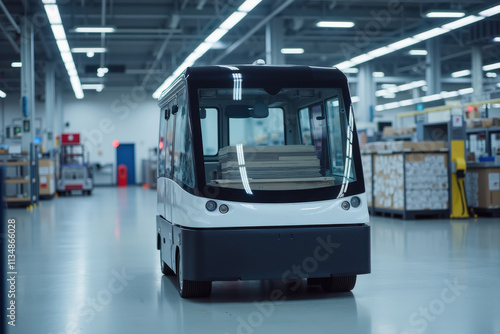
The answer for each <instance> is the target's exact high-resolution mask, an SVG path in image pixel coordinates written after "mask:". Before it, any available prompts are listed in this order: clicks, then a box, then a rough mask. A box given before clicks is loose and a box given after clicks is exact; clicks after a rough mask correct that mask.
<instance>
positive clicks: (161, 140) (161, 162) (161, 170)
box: [158, 109, 167, 177]
mask: <svg viewBox="0 0 500 334" xmlns="http://www.w3.org/2000/svg"><path fill="white" fill-rule="evenodd" d="M165 112H166V110H165V109H163V110H162V111H161V112H160V135H159V137H158V176H159V177H162V176H165V151H166V150H165V135H166V128H167V120H166V119H165Z"/></svg>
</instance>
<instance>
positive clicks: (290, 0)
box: [212, 0, 295, 64]
mask: <svg viewBox="0 0 500 334" xmlns="http://www.w3.org/2000/svg"><path fill="white" fill-rule="evenodd" d="M294 1H295V0H286V1H285V2H283V3H282V4H281V5H280V6H279V7H278V8H276V9H275V10H273V11H272V12H271V14H269V15H268V16H267V17H266V18H264V19H263V20H262V21H261V22H259V23H258V24H257V25H255V26H254V27H253V28H252V29H251V30H250V31H249V32H248V33H246V34H245V35H244V36H243V37H241V38H240V39H239V40H237V41H236V42H234V43H233V44H232V45H231V46H230V47H228V48H227V49H226V50H225V51H224V52H223V53H222V54H220V55H219V56H217V57H216V58H215V59H214V60H213V61H212V64H218V63H219V62H220V61H221V60H222V59H224V58H225V57H226V56H227V55H228V54H230V53H231V52H233V51H234V50H236V49H237V48H238V47H239V46H240V45H241V44H243V43H244V42H245V41H246V40H247V39H249V38H250V37H252V35H253V34H255V33H256V32H257V31H258V30H259V29H261V28H262V27H263V26H264V25H266V23H267V22H269V21H270V20H271V19H272V18H273V17H275V16H276V15H278V14H279V13H281V12H282V11H283V10H284V9H285V8H287V7H288V6H290V5H291V4H292V3H293V2H294Z"/></svg>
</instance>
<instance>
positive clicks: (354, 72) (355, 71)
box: [342, 67, 359, 74]
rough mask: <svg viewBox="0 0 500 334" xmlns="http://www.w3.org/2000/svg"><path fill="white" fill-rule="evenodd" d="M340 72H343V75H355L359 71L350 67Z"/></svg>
mask: <svg viewBox="0 0 500 334" xmlns="http://www.w3.org/2000/svg"><path fill="white" fill-rule="evenodd" d="M342 72H344V73H350V74H356V73H358V72H359V69H358V68H356V67H350V68H346V69H345V70H343V71H342Z"/></svg>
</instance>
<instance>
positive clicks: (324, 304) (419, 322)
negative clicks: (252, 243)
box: [8, 187, 500, 334]
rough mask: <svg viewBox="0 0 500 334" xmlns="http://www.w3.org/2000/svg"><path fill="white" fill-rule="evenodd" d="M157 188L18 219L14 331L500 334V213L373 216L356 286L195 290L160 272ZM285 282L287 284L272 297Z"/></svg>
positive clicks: (257, 284)
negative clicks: (190, 294) (181, 291)
mask: <svg viewBox="0 0 500 334" xmlns="http://www.w3.org/2000/svg"><path fill="white" fill-rule="evenodd" d="M155 196H156V195H155V192H153V191H151V190H147V189H142V188H139V187H131V188H128V189H114V188H98V189H96V190H95V192H94V194H93V195H92V196H91V197H87V196H86V197H82V196H73V197H62V198H57V199H54V200H52V201H44V202H43V203H42V206H41V207H39V208H36V209H35V210H34V211H33V212H29V211H27V210H25V209H16V210H9V211H8V216H9V218H15V219H16V220H17V252H18V253H17V254H18V278H17V296H16V301H17V305H18V308H17V325H16V327H15V328H10V330H9V332H10V333H23V334H24V333H30V334H32V333H36V334H48V333H53V334H60V333H92V334H99V333H144V334H145V333H221V334H225V333H245V334H250V333H380V334H402V333H454V334H456V333H494V334H500V221H499V220H498V219H493V218H490V219H488V218H481V219H470V220H455V221H451V220H419V221H402V220H398V219H389V218H380V217H375V218H372V274H370V275H364V276H360V277H358V283H357V285H356V288H355V289H354V290H353V292H352V293H341V294H325V293H323V292H322V290H321V289H320V288H317V287H307V286H306V285H305V284H303V285H302V286H301V287H300V288H298V289H297V288H295V283H292V284H289V285H285V284H283V283H282V282H281V281H250V282H225V283H221V282H219V283H215V284H214V289H213V293H212V296H211V297H210V298H209V299H195V300H186V299H181V298H180V297H179V295H178V293H177V289H176V284H175V281H174V280H173V279H172V278H169V277H163V276H162V275H161V273H160V271H159V260H158V257H159V252H158V251H157V250H156V244H155V207H156V204H155V201H156V197H155ZM276 288H278V289H280V290H282V291H283V293H284V297H283V298H282V299H281V301H280V302H277V303H271V302H270V301H269V300H270V294H271V292H272V291H273V290H275V289H276Z"/></svg>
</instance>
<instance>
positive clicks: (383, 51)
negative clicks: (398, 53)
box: [368, 46, 394, 58]
mask: <svg viewBox="0 0 500 334" xmlns="http://www.w3.org/2000/svg"><path fill="white" fill-rule="evenodd" d="M391 52H394V49H391V48H389V47H387V46H384V47H381V48H378V49H375V50H373V51H370V52H368V55H369V56H371V57H373V58H377V57H382V56H385V55H386V54H388V53H391Z"/></svg>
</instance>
